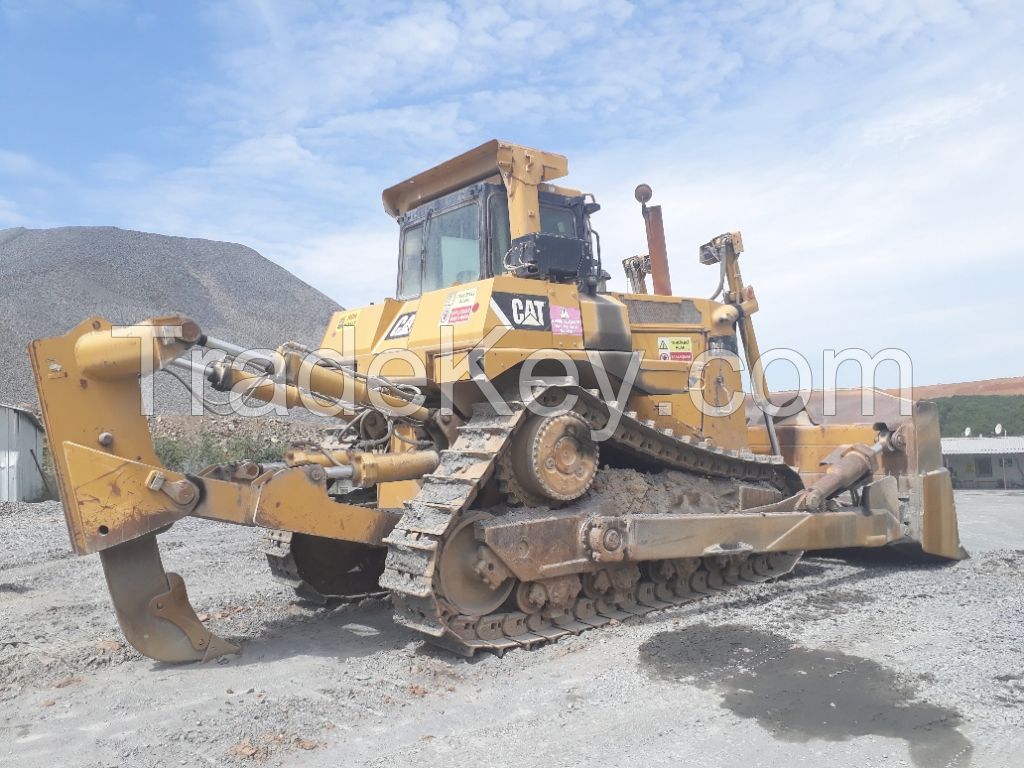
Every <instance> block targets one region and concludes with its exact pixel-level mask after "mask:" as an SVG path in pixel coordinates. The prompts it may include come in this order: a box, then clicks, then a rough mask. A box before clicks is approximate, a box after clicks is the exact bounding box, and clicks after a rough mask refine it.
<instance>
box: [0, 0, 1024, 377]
mask: <svg viewBox="0 0 1024 768" xmlns="http://www.w3.org/2000/svg"><path fill="white" fill-rule="evenodd" d="M1022 6H1024V4H1021V3H1018V2H1013V1H1012V0H1005V1H1004V0H906V1H903V2H901V1H899V0H892V1H889V2H886V1H885V0H860V1H858V2H840V1H839V0H833V1H829V0H823V1H819V2H772V1H770V0H739V1H738V2H729V3H698V2H679V3H667V2H665V3H661V2H651V3H628V2H608V3H597V2H559V3H551V2H550V1H546V2H531V1H530V0H518V1H517V2H514V3H510V2H509V3H494V4H487V3H476V2H465V3H462V2H451V3H418V4H415V5H412V6H406V4H402V3H393V2H388V1H387V0H384V1H382V2H376V3H372V4H370V3H328V2H301V1H298V0H296V1H293V2H278V3H272V2H266V1H264V2H259V1H256V0H254V1H253V2H241V1H239V2H210V3H187V2H181V3H158V2H136V3H130V2H119V1H118V0H65V1H64V2H56V1H53V2H50V1H48V0H0V104H2V105H3V107H2V109H0V228H2V227H9V226H27V227H49V226H60V225H65V224H113V225H116V226H121V227H126V228H133V229H142V230H147V231H155V232H162V233H166V234H175V235H187V236H197V237H210V238H215V239H224V240H232V241H236V242H241V243H245V244H247V245H251V246H253V247H255V248H257V249H258V250H259V251H260V252H261V253H263V254H264V255H265V256H267V257H269V258H271V259H273V260H275V261H277V262H279V263H281V264H283V265H284V266H286V267H288V268H289V269H291V270H292V271H294V272H296V273H297V274H298V275H299V276H301V277H302V278H303V279H305V280H307V281H308V282H310V283H312V284H314V285H317V286H318V287H320V288H321V289H322V290H324V291H325V292H326V293H328V294H329V295H331V296H332V297H334V298H335V299H337V300H338V301H340V302H342V303H343V304H346V305H352V306H354V305H358V304H360V303H365V302H367V301H370V300H373V299H375V298H377V297H380V296H384V295H390V294H391V293H392V292H393V283H394V281H393V274H394V261H395V242H396V231H395V225H394V223H393V222H392V221H391V219H390V218H389V217H387V215H386V214H385V213H384V212H383V209H382V207H381V204H380V191H381V189H382V188H384V187H385V186H388V185H390V184H392V183H394V182H396V181H398V180H400V179H402V178H404V177H406V176H408V175H411V174H412V173H414V172H416V171H418V170H421V169H423V168H425V167H428V166H430V165H433V164H435V163H436V162H438V161H440V160H443V159H444V158H446V157H448V156H451V155H453V154H456V153H458V152H461V151H463V150H465V149H468V148H469V147H472V146H475V145H477V144H479V143H480V142H482V141H484V140H486V139H488V138H492V137H500V138H506V139H509V140H513V141H517V142H519V143H524V144H529V145H533V146H539V147H542V148H545V149H550V150H553V151H558V152H562V153H564V154H567V155H568V156H569V158H570V182H571V183H573V185H574V186H578V187H581V188H584V189H587V190H589V191H592V192H594V193H595V194H596V195H597V198H598V200H599V201H600V202H601V203H602V205H603V210H602V212H601V213H600V214H599V215H598V218H597V220H596V221H597V224H598V228H599V230H600V232H601V235H602V242H603V243H604V245H605V257H606V261H607V262H610V263H611V264H612V265H613V266H614V265H616V264H617V263H618V261H619V260H620V259H621V258H623V257H625V256H627V255H631V254H633V253H637V252H640V251H641V250H643V249H644V240H643V229H642V225H641V222H640V219H639V214H638V211H637V207H638V206H637V205H636V203H635V202H634V201H633V198H632V190H633V187H634V186H635V185H636V184H637V183H638V182H640V181H645V182H647V183H649V184H651V185H652V186H653V188H654V190H655V202H660V203H661V204H662V205H663V206H664V208H665V216H666V226H667V230H668V242H669V251H670V255H671V258H672V265H673V269H674V287H675V289H676V291H677V292H680V293H685V294H693V295H705V294H709V293H710V292H711V289H713V287H714V283H715V275H712V274H710V272H709V270H707V269H705V268H701V267H700V266H699V265H698V264H697V260H696V248H697V246H698V245H699V244H700V243H702V242H705V241H706V240H708V239H709V238H710V237H712V236H714V235H716V234H719V233H720V232H724V231H728V230H732V229H737V228H738V229H741V230H742V231H743V233H744V240H745V243H746V246H747V253H746V254H745V256H744V275H745V277H746V278H747V281H748V282H749V283H752V284H754V285H755V286H756V287H757V289H758V295H759V297H760V299H761V306H762V311H761V313H760V314H759V316H758V317H757V320H758V325H759V329H760V336H761V342H762V346H768V347H771V346H790V347H794V348H796V349H798V350H800V351H802V352H803V353H804V354H806V355H807V356H808V357H809V358H811V360H812V363H813V361H815V360H820V359H821V350H822V349H825V348H836V349H842V348H844V347H847V346H861V347H864V348H865V349H867V350H868V351H869V352H872V353H874V352H876V351H878V350H879V349H883V348H885V347H890V346H898V347H902V348H904V349H906V350H907V351H908V352H909V353H910V355H911V357H912V358H913V360H914V365H915V369H914V374H915V380H917V381H918V382H921V383H930V382H935V381H958V380H966V379H973V378H984V377H995V376H1008V375H1019V374H1021V373H1024V371H1022V369H1021V363H1020V361H1021V360H1022V359H1024V341H1022V336H1021V325H1022V323H1021V320H1022V313H1021V310H1020V308H1019V301H1018V300H1015V299H1013V297H1012V296H1013V293H1014V292H1015V290H1016V288H1017V286H1019V285H1020V284H1021V283H1022V278H1024V266H1022V262H1024V259H1022V256H1024V253H1022V251H1024V248H1022V246H1021V244H1020V237H1021V233H1020V231H1019V230H1020V228H1019V226H1018V225H1019V224H1021V219H1022V217H1021V209H1022V194H1021V192H1020V189H1019V187H1020V183H1021V182H1020V180H1021V178H1022V175H1024V174H1022V171H1024V146H1022V136H1024V107H1022V104H1024V99H1022V94H1021V86H1022V82H1024V55H1022V50H1024V49H1022V46H1021V45H1020V42H1019V41H1020V39H1021V32H1022V30H1021V22H1022V20H1024V11H1022V10H1021V8H1022ZM613 271H614V272H616V273H617V272H618V270H617V269H614V270H613ZM623 285H624V284H623V283H622V282H621V281H619V286H623ZM1000 289H1001V290H1000ZM814 367H815V368H817V367H818V366H817V365H814ZM770 375H771V377H772V379H773V383H776V381H777V382H778V383H777V384H776V386H782V385H784V384H785V383H787V376H786V373H785V371H782V370H781V369H780V370H778V371H776V370H774V369H773V370H772V371H771V374H770Z"/></svg>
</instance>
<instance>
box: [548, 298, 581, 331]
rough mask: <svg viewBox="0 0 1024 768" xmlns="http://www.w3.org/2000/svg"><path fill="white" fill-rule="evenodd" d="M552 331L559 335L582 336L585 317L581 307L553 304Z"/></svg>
mask: <svg viewBox="0 0 1024 768" xmlns="http://www.w3.org/2000/svg"><path fill="white" fill-rule="evenodd" d="M551 332H552V333H553V334H555V335H558V336H582V335H583V319H582V318H581V317H580V308H579V307H560V306H558V305H557V304H552V305H551Z"/></svg>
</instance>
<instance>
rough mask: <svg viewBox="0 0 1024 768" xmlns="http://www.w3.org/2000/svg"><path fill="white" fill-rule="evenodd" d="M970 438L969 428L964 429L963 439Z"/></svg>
mask: <svg viewBox="0 0 1024 768" xmlns="http://www.w3.org/2000/svg"><path fill="white" fill-rule="evenodd" d="M970 436H971V428H970V427H964V437H970Z"/></svg>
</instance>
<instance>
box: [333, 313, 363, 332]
mask: <svg viewBox="0 0 1024 768" xmlns="http://www.w3.org/2000/svg"><path fill="white" fill-rule="evenodd" d="M358 317H359V310H358V309H357V310H355V311H354V312H346V313H345V314H343V315H342V316H341V317H340V318H338V326H337V330H340V329H342V328H344V327H345V326H346V325H355V324H356V319H357V318H358Z"/></svg>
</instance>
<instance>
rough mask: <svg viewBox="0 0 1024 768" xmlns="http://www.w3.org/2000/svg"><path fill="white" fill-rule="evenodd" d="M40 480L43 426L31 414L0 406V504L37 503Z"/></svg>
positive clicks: (42, 492) (41, 488) (43, 486)
mask: <svg viewBox="0 0 1024 768" xmlns="http://www.w3.org/2000/svg"><path fill="white" fill-rule="evenodd" d="M46 490H47V489H46V482H45V481H44V479H43V425H42V424H40V423H39V420H38V419H36V417H35V415H34V414H33V413H32V412H31V411H26V410H25V409H24V408H17V407H16V406H13V405H4V404H3V403H0V501H38V500H39V499H42V498H44V497H45V495H46Z"/></svg>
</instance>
